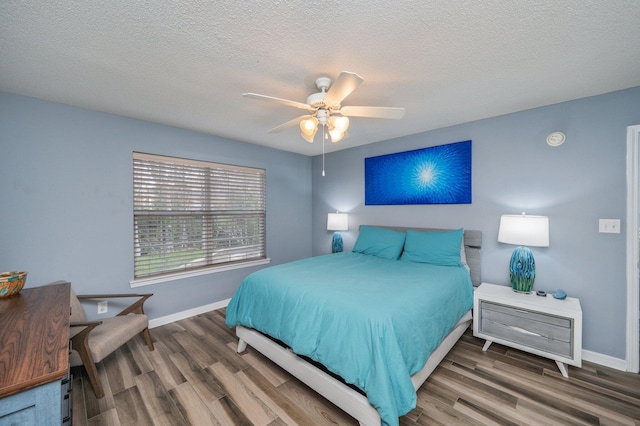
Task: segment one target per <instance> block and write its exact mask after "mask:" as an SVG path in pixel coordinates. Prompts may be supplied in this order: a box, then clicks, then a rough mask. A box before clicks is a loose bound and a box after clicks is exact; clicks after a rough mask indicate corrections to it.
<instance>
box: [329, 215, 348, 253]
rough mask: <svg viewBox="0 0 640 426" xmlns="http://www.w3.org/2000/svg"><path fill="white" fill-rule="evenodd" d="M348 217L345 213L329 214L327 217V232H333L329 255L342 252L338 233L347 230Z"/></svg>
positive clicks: (340, 236) (340, 237)
mask: <svg viewBox="0 0 640 426" xmlns="http://www.w3.org/2000/svg"><path fill="white" fill-rule="evenodd" d="M348 219H349V215H348V214H346V213H338V212H336V213H329V215H328V216H327V231H335V232H334V233H333V239H332V240H331V253H339V252H341V251H342V235H341V234H340V231H346V230H348V229H349V220H348Z"/></svg>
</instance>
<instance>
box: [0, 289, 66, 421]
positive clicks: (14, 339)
mask: <svg viewBox="0 0 640 426" xmlns="http://www.w3.org/2000/svg"><path fill="white" fill-rule="evenodd" d="M69 296H70V284H69V283H67V282H64V283H59V284H54V285H46V286H42V287H34V288H27V289H24V290H22V291H21V292H20V293H19V294H18V295H15V296H12V297H9V298H6V299H0V425H5V424H10V425H13V424H19V425H37V426H42V425H60V424H61V423H62V424H65V423H68V424H70V421H71V420H70V414H71V413H70V398H69V394H68V392H69V391H70V383H69V380H70V379H69V314H70V312H69V309H70V302H69Z"/></svg>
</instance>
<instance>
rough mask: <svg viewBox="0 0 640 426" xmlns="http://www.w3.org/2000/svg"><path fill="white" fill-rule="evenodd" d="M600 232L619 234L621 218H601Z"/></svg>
mask: <svg viewBox="0 0 640 426" xmlns="http://www.w3.org/2000/svg"><path fill="white" fill-rule="evenodd" d="M598 232H601V233H605V234H619V233H620V219H600V221H599V223H598Z"/></svg>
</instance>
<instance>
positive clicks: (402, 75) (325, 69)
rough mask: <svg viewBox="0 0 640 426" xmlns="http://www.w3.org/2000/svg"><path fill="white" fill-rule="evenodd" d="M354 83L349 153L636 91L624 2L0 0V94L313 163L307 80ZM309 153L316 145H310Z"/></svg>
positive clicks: (638, 32)
mask: <svg viewBox="0 0 640 426" xmlns="http://www.w3.org/2000/svg"><path fill="white" fill-rule="evenodd" d="M343 70H347V71H352V72H356V73H358V74H359V75H361V76H362V77H363V78H364V80H365V81H364V83H363V84H362V85H361V86H360V87H359V88H358V89H357V90H356V91H355V92H353V93H352V94H351V95H350V96H349V97H348V98H347V99H346V100H345V101H344V102H343V103H342V104H343V105H373V106H391V107H405V108H406V110H407V112H406V115H405V117H404V118H403V119H401V120H384V119H371V118H352V119H351V127H350V129H349V134H350V136H349V137H348V138H346V139H344V140H343V141H342V142H339V143H337V144H331V143H327V146H326V151H327V152H331V151H335V150H338V149H345V148H350V147H353V146H357V145H363V144H367V143H372V142H377V141H380V140H386V139H390V138H395V137H399V136H405V135H409V134H415V133H419V132H423V131H427V130H431V129H436V128H441V127H445V126H450V125H454V124H458V123H464V122H468V121H473V120H478V119H482V118H486V117H492V116H496V115H501V114H506V113H510V112H515V111H521V110H524V109H529V108H535V107H539V106H543V105H549V104H554V103H558V102H563V101H568V100H572V99H577V98H582V97H586V96H592V95H597V94H601V93H606V92H610V91H614V90H620V89H625V88H629V87H634V86H640V4H639V2H638V0H608V1H604V0H528V1H512V0H482V1H479V0H464V1H426V0H411V1H389V0H375V1H373V0H358V1H339V0H330V1H317V2H302V1H287V0H280V1H277V0H260V1H246V2H240V1H236V0H217V1H203V0H175V1H166V0H155V1H154V0H102V1H99V0H55V1H52V0H31V1H24V0H2V1H0V90H1V91H6V92H11V93H17V94H21V95H26V96H33V97H36V98H41V99H46V100H51V101H56V102H62V103H65V104H70V105H77V106H80V107H85V108H89V109H94V110H98V111H104V112H108V113H113V114H119V115H123V116H127V117H134V118H139V119H142V120H148V121H152V122H157V123H164V124H168V125H172V126H177V127H181V128H185V129H192V130H196V131H200V132H204V133H210V134H214V135H219V136H223V137H227V138H231V139H235V140H239V141H246V142H250V143H254V144H260V145H266V146H270V147H273V148H277V149H282V150H287V151H292V152H297V153H301V154H306V155H316V154H319V153H321V152H322V144H321V143H319V142H318V141H316V142H315V143H314V144H309V143H307V142H305V141H304V140H303V139H302V138H301V137H300V132H299V131H298V130H297V128H295V127H294V128H291V129H288V130H286V131H284V132H282V133H279V134H269V133H267V131H268V130H269V129H271V128H273V127H275V126H277V125H279V124H281V123H284V122H286V121H288V120H290V119H292V118H294V117H296V116H298V115H301V114H302V113H304V111H302V110H300V109H296V108H292V107H288V106H284V105H278V104H271V103H268V102H261V101H257V100H252V99H246V98H243V97H242V96H241V95H242V93H244V92H257V93H261V94H265V95H270V96H275V97H280V98H286V99H291V100H294V101H299V102H305V101H306V98H307V96H308V95H309V94H311V93H313V92H314V91H316V90H315V86H314V80H315V78H316V77H318V76H320V75H328V76H330V77H333V78H335V77H337V76H338V74H339V73H340V71H343ZM317 139H319V138H317Z"/></svg>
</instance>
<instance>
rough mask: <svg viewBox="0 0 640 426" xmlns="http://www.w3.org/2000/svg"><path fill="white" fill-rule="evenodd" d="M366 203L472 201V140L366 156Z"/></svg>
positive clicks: (457, 202)
mask: <svg viewBox="0 0 640 426" xmlns="http://www.w3.org/2000/svg"><path fill="white" fill-rule="evenodd" d="M364 182H365V191H364V193H365V196H364V202H365V205H391V204H471V141H464V142H456V143H451V144H447V145H440V146H433V147H429V148H423V149H417V150H415V151H406V152H399V153H396V154H387V155H381V156H378V157H369V158H365V159H364Z"/></svg>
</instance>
